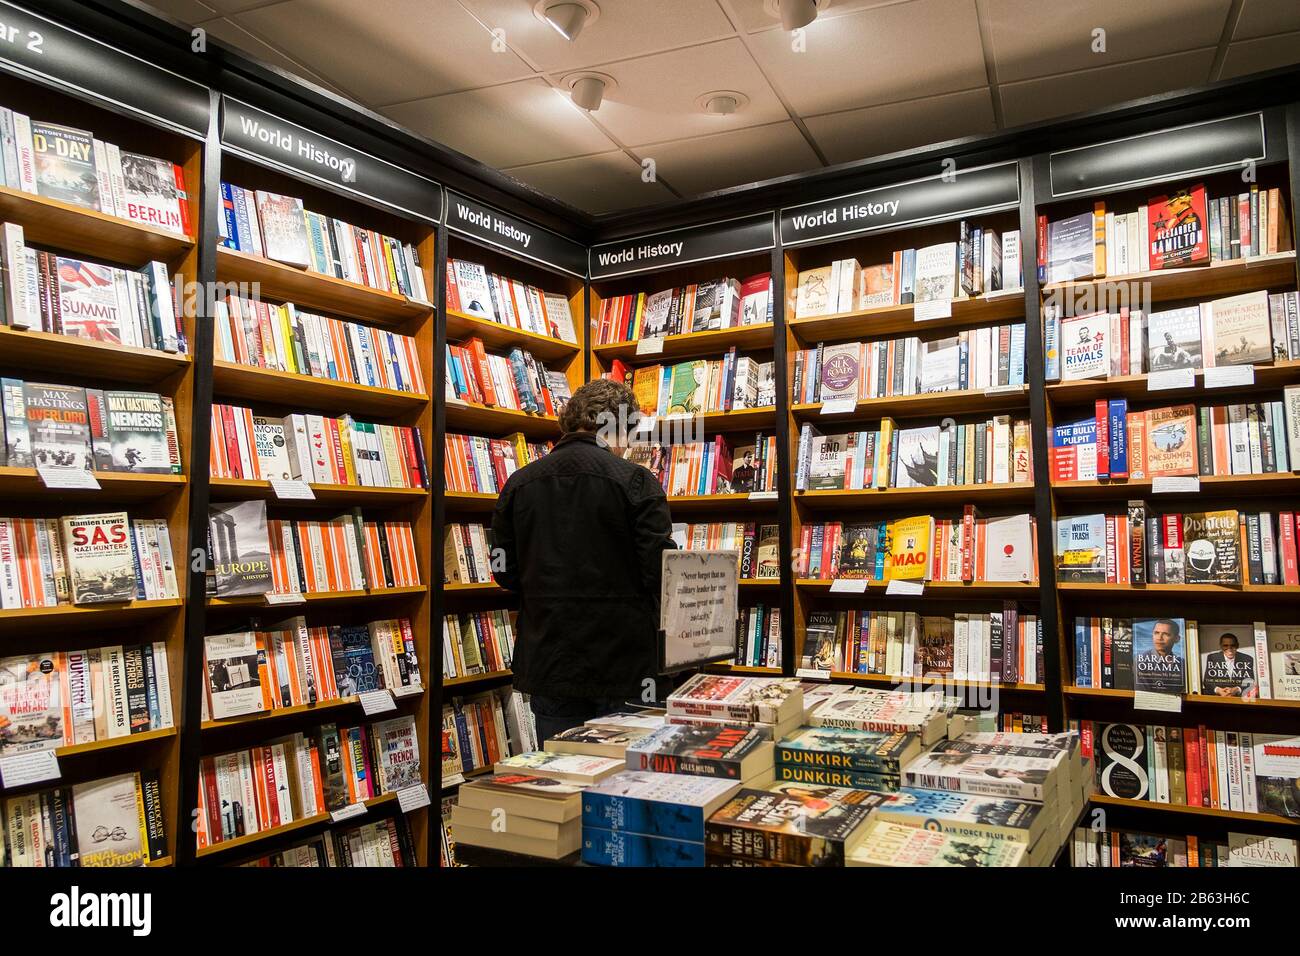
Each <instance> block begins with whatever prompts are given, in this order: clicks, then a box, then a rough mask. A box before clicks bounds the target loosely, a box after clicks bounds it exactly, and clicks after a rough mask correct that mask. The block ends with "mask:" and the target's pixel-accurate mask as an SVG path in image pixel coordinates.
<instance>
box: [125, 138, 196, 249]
mask: <svg viewBox="0 0 1300 956" xmlns="http://www.w3.org/2000/svg"><path fill="white" fill-rule="evenodd" d="M177 175H178V174H177V168H176V166H175V165H173V164H172V163H170V162H168V161H167V160H165V159H158V158H157V157H154V156H143V155H141V154H139V153H128V152H126V151H125V150H123V151H122V192H123V199H124V200H125V207H126V208H125V213H126V218H127V219H130V220H131V221H132V222H138V223H142V224H143V225H146V226H153V227H155V228H157V229H166V230H167V231H168V232H174V233H177V234H178V235H184V234H185V219H186V216H185V212H184V210H183V209H182V208H181V207H182V204H183V203H185V202H187V201H188V200H187V197H186V196H185V195H184V194H183V193H182V192H181V188H180V185H179V184H178V183H177V181H176V177H177Z"/></svg>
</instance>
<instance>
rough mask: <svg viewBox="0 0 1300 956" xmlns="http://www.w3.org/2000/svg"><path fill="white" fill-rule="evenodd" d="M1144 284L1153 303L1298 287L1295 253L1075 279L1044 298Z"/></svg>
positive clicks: (1051, 288) (1046, 291) (1049, 288)
mask: <svg viewBox="0 0 1300 956" xmlns="http://www.w3.org/2000/svg"><path fill="white" fill-rule="evenodd" d="M1135 282H1136V283H1142V284H1144V285H1147V286H1148V287H1149V289H1150V295H1151V300H1152V301H1154V302H1168V301H1171V300H1173V299H1202V300H1204V299H1211V298H1215V297H1217V296H1223V295H1233V294H1234V293H1238V292H1254V291H1255V290H1256V289H1271V288H1274V287H1278V286H1286V287H1288V288H1289V287H1291V286H1293V285H1295V253H1294V252H1279V253H1276V254H1275V255H1271V256H1255V257H1254V258H1251V259H1232V260H1230V261H1227V262H1216V263H1214V264H1212V265H1208V266H1200V267H1196V268H1190V269H1161V270H1156V271H1151V272H1134V273H1131V274H1129V275H1122V276H1107V277H1106V278H1102V279H1075V280H1073V281H1070V282H1052V283H1049V284H1047V285H1045V286H1043V287H1042V293H1043V295H1044V296H1048V295H1052V294H1054V293H1070V292H1081V291H1084V290H1088V289H1094V288H1096V287H1097V286H1103V285H1108V284H1109V285H1114V284H1120V283H1123V284H1128V283H1135Z"/></svg>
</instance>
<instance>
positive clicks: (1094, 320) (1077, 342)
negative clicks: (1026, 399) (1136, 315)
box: [1061, 313, 1114, 382]
mask: <svg viewBox="0 0 1300 956" xmlns="http://www.w3.org/2000/svg"><path fill="white" fill-rule="evenodd" d="M1113 344H1114V343H1112V342H1111V341H1110V317H1109V316H1108V315H1106V314H1105V313H1096V314H1092V315H1083V316H1078V317H1074V318H1068V319H1064V320H1063V321H1062V322H1061V355H1062V361H1061V381H1063V382H1073V381H1078V380H1080V379H1085V378H1105V377H1106V376H1107V375H1109V374H1110V366H1111V360H1110V351H1111V348H1112V347H1113Z"/></svg>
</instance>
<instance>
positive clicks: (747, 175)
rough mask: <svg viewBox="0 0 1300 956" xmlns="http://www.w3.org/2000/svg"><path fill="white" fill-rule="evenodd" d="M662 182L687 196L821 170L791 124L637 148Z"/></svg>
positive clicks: (778, 124)
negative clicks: (650, 160)
mask: <svg viewBox="0 0 1300 956" xmlns="http://www.w3.org/2000/svg"><path fill="white" fill-rule="evenodd" d="M637 154H638V155H639V156H641V158H642V159H643V160H644V159H647V158H649V159H653V160H654V161H655V169H656V170H657V172H658V174H659V176H661V177H662V178H663V180H664V182H666V183H668V185H670V186H672V187H673V189H675V190H677V191H678V192H680V193H683V194H685V195H688V196H693V195H697V194H699V193H705V192H712V191H714V190H716V189H725V188H727V187H728V186H742V185H744V184H745V183H752V182H757V181H758V180H760V179H771V178H772V177H774V176H784V175H786V174H787V173H799V172H804V171H805V170H809V169H819V168H821V162H820V161H819V160H818V159H817V154H816V153H814V152H813V150H812V147H810V146H809V145H808V141H807V140H806V139H804V138H803V134H802V133H800V132H799V130H798V128H797V127H796V126H795V125H794V124H793V123H790V122H785V123H773V124H772V125H771V126H755V127H752V128H750V129H741V130H735V131H734V132H730V133H718V134H716V135H714V136H700V137H697V138H695V139H682V140H676V141H674V142H669V143H656V144H654V145H651V146H642V147H641V148H640V149H638V150H637Z"/></svg>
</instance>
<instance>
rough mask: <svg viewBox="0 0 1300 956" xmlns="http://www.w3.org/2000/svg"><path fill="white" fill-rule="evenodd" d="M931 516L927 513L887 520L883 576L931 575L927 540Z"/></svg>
mask: <svg viewBox="0 0 1300 956" xmlns="http://www.w3.org/2000/svg"><path fill="white" fill-rule="evenodd" d="M933 537H934V519H933V518H932V517H930V516H929V515H918V516H916V517H913V518H899V519H898V520H896V521H891V522H889V544H888V551H887V553H886V557H885V580H887V581H924V580H927V579H928V578H929V577H930V541H931V539H932V538H933Z"/></svg>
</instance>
